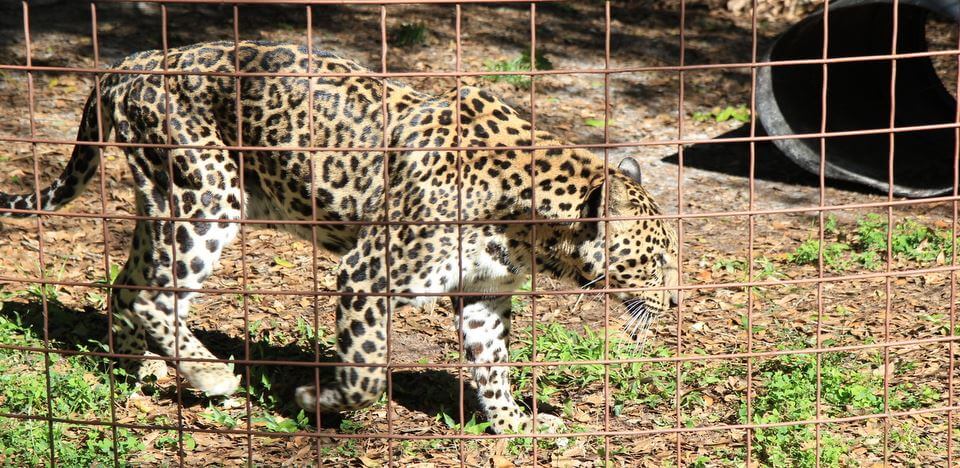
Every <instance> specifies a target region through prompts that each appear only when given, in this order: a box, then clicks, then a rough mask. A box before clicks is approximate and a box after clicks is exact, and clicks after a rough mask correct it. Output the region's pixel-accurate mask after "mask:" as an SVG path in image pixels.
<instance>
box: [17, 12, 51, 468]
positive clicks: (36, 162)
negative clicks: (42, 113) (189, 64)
mask: <svg viewBox="0 0 960 468" xmlns="http://www.w3.org/2000/svg"><path fill="white" fill-rule="evenodd" d="M21 5H22V7H23V40H24V48H25V51H24V52H25V56H26V59H27V67H30V66H31V65H33V51H32V48H31V44H30V8H29V5H28V3H27V0H23V2H22V3H21ZM34 97H35V94H34V85H33V72H32V71H28V72H27V99H28V101H27V111H28V113H29V114H28V115H29V118H30V138H31V139H33V138H36V137H37V120H36V110H35V109H34V106H35V102H34ZM30 154H31V156H32V158H33V187H34V197H35V199H36V200H37V205H41V200H42V199H41V198H40V187H41V185H40V155H39V154H37V143H31V144H30ZM37 261H38V262H39V268H38V272H39V274H40V280H41V282H40V283H38V284H39V286H40V291H41V294H40V304H41V306H42V310H43V348H44V350H43V372H44V385H45V386H46V388H45V390H46V392H47V408H46V410H47V418H48V419H47V441H48V442H49V445H50V465H51V466H56V465H57V457H56V447H55V445H54V440H53V433H54V431H53V417H54V416H53V395H52V392H53V385H52V382H51V380H52V379H53V377H52V376H51V375H50V367H51V363H50V350H51V349H52V347H51V346H50V304H49V300H48V299H47V285H46V284H44V283H43V282H42V280H46V279H47V274H46V261H45V257H44V240H43V217H42V216H37Z"/></svg>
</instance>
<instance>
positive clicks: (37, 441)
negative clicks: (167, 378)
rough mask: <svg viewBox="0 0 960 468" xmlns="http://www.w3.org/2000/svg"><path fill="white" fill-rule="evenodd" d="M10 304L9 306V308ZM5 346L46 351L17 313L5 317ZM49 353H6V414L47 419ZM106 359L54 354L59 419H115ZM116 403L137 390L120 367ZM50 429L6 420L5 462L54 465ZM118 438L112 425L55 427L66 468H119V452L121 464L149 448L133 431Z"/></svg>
mask: <svg viewBox="0 0 960 468" xmlns="http://www.w3.org/2000/svg"><path fill="white" fill-rule="evenodd" d="M9 306H10V305H9V304H4V305H3V307H4V308H6V307H9ZM0 343H2V344H5V345H16V346H31V347H42V346H43V342H42V341H41V339H40V338H39V337H38V336H37V335H36V334H35V333H34V332H33V331H32V330H31V329H30V328H29V327H27V326H25V325H24V324H23V322H22V321H21V320H20V318H19V316H18V315H16V313H13V314H10V313H5V314H4V315H0ZM44 369H45V368H44V355H43V354H41V353H36V352H29V351H18V350H12V349H0V411H2V412H5V413H12V414H22V415H28V416H38V417H45V416H47V415H48V408H47V376H46V372H45V370H44ZM105 369H106V365H105V362H104V360H102V359H98V358H93V357H88V356H69V357H63V356H59V355H56V354H50V391H51V404H52V408H51V410H52V413H53V416H55V417H62V418H71V419H80V420H101V421H109V419H110V381H109V374H107V373H106V372H104V370H105ZM115 372H116V374H117V378H116V379H115V387H114V390H115V393H114V395H113V398H114V401H116V402H117V403H118V404H121V405H122V404H123V402H124V401H126V399H127V397H128V396H129V394H130V393H131V392H132V389H131V388H130V386H129V384H127V383H126V381H127V380H126V378H125V377H126V376H125V375H124V373H123V371H122V370H120V369H117V370H116V371H115ZM50 435H51V434H50V427H49V426H48V424H47V422H45V421H33V420H18V419H7V418H3V419H0V464H3V465H4V466H36V465H40V464H49V463H50V460H49V458H50ZM116 435H117V439H116V441H114V439H113V431H112V430H111V429H110V428H109V427H101V426H84V427H79V426H75V425H70V424H61V423H57V424H54V425H53V431H52V436H53V447H54V450H55V452H56V454H55V457H56V461H57V464H59V465H62V466H91V465H94V466H95V465H101V466H107V465H113V453H114V450H116V451H117V458H118V459H119V460H120V462H121V463H125V460H127V459H128V458H130V456H131V455H133V454H135V453H137V452H139V451H140V450H143V449H144V446H143V444H142V443H141V442H140V440H139V439H138V438H137V437H136V436H135V435H134V434H133V432H131V431H130V430H129V429H125V428H117V430H116Z"/></svg>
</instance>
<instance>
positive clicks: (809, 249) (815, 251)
mask: <svg viewBox="0 0 960 468" xmlns="http://www.w3.org/2000/svg"><path fill="white" fill-rule="evenodd" d="M825 244H826V245H825V246H824V247H823V264H824V265H825V266H827V267H829V268H831V269H833V270H834V271H843V270H845V269H847V267H848V266H849V259H848V258H846V257H845V255H844V254H845V253H846V252H849V251H850V246H849V245H847V244H844V243H842V242H830V243H825ZM819 258H820V241H819V240H816V239H811V240H808V241H805V242H804V243H802V244H800V247H798V248H797V250H796V251H794V252H793V253H790V254H787V260H788V261H790V262H791V263H796V264H797V265H806V264H815V263H817V261H818V259H819Z"/></svg>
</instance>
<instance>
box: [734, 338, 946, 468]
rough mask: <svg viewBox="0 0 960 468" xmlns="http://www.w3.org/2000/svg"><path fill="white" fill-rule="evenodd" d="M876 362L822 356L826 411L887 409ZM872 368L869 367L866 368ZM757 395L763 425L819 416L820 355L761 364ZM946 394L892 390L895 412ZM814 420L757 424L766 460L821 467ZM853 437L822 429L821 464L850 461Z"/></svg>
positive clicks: (909, 387)
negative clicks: (815, 442) (817, 397)
mask: <svg viewBox="0 0 960 468" xmlns="http://www.w3.org/2000/svg"><path fill="white" fill-rule="evenodd" d="M875 364H876V363H875V362H873V363H871V362H869V361H864V360H863V359H858V358H857V356H856V355H854V354H851V353H825V354H824V355H823V357H822V359H821V368H820V375H821V382H822V387H821V411H822V413H823V415H824V416H827V417H843V416H850V415H851V413H853V414H875V413H882V412H883V411H884V405H883V376H882V375H878V374H877V373H875V372H872V367H873V366H874V365H875ZM865 367H866V369H865ZM755 377H759V380H760V385H759V386H758V391H757V396H756V397H755V398H754V403H753V422H754V423H757V424H765V423H779V422H788V421H803V420H809V419H814V418H815V417H816V391H817V387H816V386H817V370H816V356H815V355H812V354H795V355H785V356H778V357H776V358H774V359H770V360H767V361H764V362H763V363H761V364H760V366H759V367H758V372H757V375H756V376H755ZM939 400H940V394H939V392H937V391H936V390H934V389H933V388H931V387H929V386H927V385H921V386H917V385H914V384H911V383H905V384H900V385H894V386H892V387H891V389H890V401H889V406H890V409H891V410H892V411H906V410H911V409H917V408H924V407H930V406H931V405H934V404H936V403H937V402H938V401H939ZM740 420H741V422H746V406H745V405H741V408H740ZM815 439H816V435H815V432H814V426H813V425H809V424H808V425H797V426H781V427H773V428H765V429H757V430H756V431H755V432H754V441H755V447H756V450H757V454H758V456H759V458H760V460H761V462H763V463H765V464H769V465H771V466H798V467H812V466H816V458H817V453H816V449H815V446H814V441H815ZM851 442H852V441H850V440H844V439H843V438H842V437H840V436H838V435H836V434H832V433H830V432H829V431H827V430H823V431H821V439H820V444H821V453H820V464H821V465H822V466H844V465H846V464H848V463H849V462H850V460H847V459H846V455H845V454H846V453H847V452H848V449H849V448H850V447H849V446H848V444H849V443H851Z"/></svg>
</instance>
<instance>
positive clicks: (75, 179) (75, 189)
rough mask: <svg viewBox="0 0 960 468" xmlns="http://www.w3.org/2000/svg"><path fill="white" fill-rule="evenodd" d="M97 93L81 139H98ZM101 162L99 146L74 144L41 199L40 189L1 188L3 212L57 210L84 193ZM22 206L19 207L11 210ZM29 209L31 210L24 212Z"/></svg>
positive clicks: (88, 109) (90, 103) (91, 99)
mask: <svg viewBox="0 0 960 468" xmlns="http://www.w3.org/2000/svg"><path fill="white" fill-rule="evenodd" d="M95 102H96V101H95V97H94V96H93V95H92V94H91V96H90V97H89V98H88V99H87V103H86V104H85V105H84V107H83V117H82V119H81V120H80V129H79V130H78V131H77V141H78V142H80V141H98V137H99V132H98V127H99V125H98V122H97V106H96V104H95ZM109 127H110V125H109V124H108V123H107V124H105V125H104V129H103V132H102V134H103V135H104V136H106V135H107V134H108V133H109V131H110V128H109ZM99 164H100V151H98V148H97V147H96V146H90V145H83V144H77V145H74V147H73V155H72V156H71V157H70V162H68V163H67V167H66V168H64V170H63V172H62V173H61V174H60V177H57V180H54V181H53V182H52V183H51V184H50V185H48V186H47V187H44V188H42V189H40V193H39V195H40V200H39V202H38V201H37V193H29V194H23V195H14V194H8V193H3V192H0V216H7V217H15V218H26V217H30V216H33V215H34V213H29V211H38V210H42V211H53V210H56V209H58V208H60V207H61V206H63V205H65V204H67V203H68V202H70V201H71V200H73V199H74V198H76V197H77V195H80V194H81V193H82V192H83V189H84V188H85V187H86V186H87V183H88V182H90V179H91V178H93V174H94V173H96V172H97V166H98V165H99ZM11 210H18V211H11ZM23 211H28V212H26V213H25V212H23Z"/></svg>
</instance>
